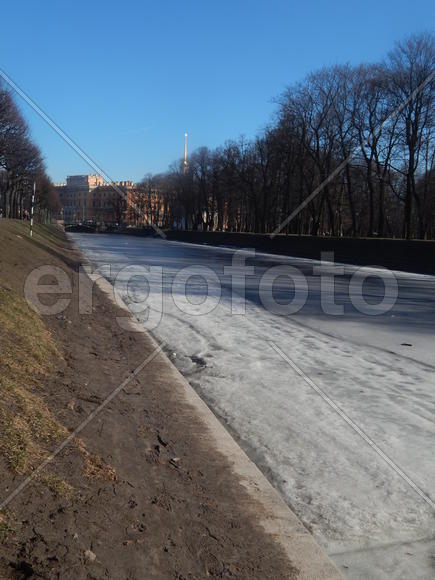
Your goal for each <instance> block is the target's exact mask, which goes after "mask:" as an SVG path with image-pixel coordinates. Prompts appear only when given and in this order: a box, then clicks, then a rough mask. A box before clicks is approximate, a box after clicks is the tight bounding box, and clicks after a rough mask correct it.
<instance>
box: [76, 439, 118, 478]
mask: <svg viewBox="0 0 435 580" xmlns="http://www.w3.org/2000/svg"><path fill="white" fill-rule="evenodd" d="M76 443H77V446H78V448H79V449H80V451H81V453H82V455H83V461H84V464H83V475H84V477H86V478H87V479H102V480H105V481H115V479H116V471H115V470H114V469H113V467H112V466H111V465H108V464H107V463H106V462H105V461H104V459H103V458H102V457H100V456H99V455H95V454H92V453H89V451H88V450H87V449H86V447H85V444H84V443H83V441H82V440H81V439H77V441H76Z"/></svg>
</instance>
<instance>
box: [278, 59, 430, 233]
mask: <svg viewBox="0 0 435 580" xmlns="http://www.w3.org/2000/svg"><path fill="white" fill-rule="evenodd" d="M434 76H435V70H434V71H432V72H431V73H430V74H429V75H428V76H427V77H426V78H425V80H424V81H423V82H422V83H421V84H419V85H418V87H417V88H415V89H414V90H413V91H412V93H411V94H410V95H409V96H408V97H407V98H406V99H405V100H404V101H402V103H401V104H400V105H399V106H398V107H397V108H396V109H394V111H392V112H391V113H390V114H389V115H388V117H386V118H385V119H384V120H383V121H382V123H380V124H379V126H378V127H376V128H375V129H374V130H373V131H372V132H371V133H370V135H369V136H368V138H367V139H370V138H373V137H374V136H375V135H376V134H377V133H378V132H379V131H381V130H382V128H383V127H384V125H386V124H387V123H389V122H390V121H391V120H392V119H394V118H395V117H397V115H399V113H401V112H402V111H403V109H404V108H405V107H406V106H407V105H408V104H409V103H410V102H411V101H412V99H413V98H414V97H415V96H416V95H418V93H419V92H420V91H422V90H423V89H424V87H425V86H426V85H428V84H429V83H430V82H431V81H432V79H433V78H434ZM360 150H361V145H358V146H357V147H355V149H354V150H353V151H352V152H351V153H350V154H349V155H348V156H347V157H346V159H345V160H344V161H342V162H341V163H340V165H339V166H338V167H336V168H335V169H334V171H333V172H332V173H331V174H330V175H328V177H327V178H326V179H325V180H324V181H322V183H321V184H320V185H318V186H317V187H316V189H315V190H314V191H313V192H312V193H310V195H309V196H308V197H307V198H306V199H304V201H303V202H302V203H300V204H299V205H298V207H297V208H296V209H295V210H293V211H292V213H291V214H290V215H289V216H287V217H286V218H285V220H283V221H282V222H281V223H280V224H279V226H278V227H277V228H275V229H274V231H273V232H272V233H271V234H270V238H272V239H273V238H274V237H275V236H276V235H277V234H279V233H280V232H281V231H282V230H283V229H284V228H285V227H286V225H288V224H289V223H290V222H291V221H292V220H294V218H295V217H296V216H297V215H298V214H299V213H300V212H301V211H302V210H303V209H304V208H306V207H307V205H308V204H309V203H310V202H311V201H312V200H313V199H314V198H315V197H317V196H318V195H319V193H320V192H321V191H323V189H324V188H325V187H326V186H327V185H328V183H330V182H331V181H332V180H333V179H334V178H335V177H337V175H338V174H339V173H341V172H342V171H343V169H344V168H345V167H346V165H348V164H349V163H350V162H351V161H352V159H353V158H354V157H355V156H356V155H357V153H358V152H359V151H360Z"/></svg>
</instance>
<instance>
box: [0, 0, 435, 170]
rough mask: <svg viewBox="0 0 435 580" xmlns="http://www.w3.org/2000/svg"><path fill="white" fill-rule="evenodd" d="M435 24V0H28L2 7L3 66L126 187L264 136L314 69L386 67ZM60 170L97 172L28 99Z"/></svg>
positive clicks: (31, 116)
mask: <svg viewBox="0 0 435 580" xmlns="http://www.w3.org/2000/svg"><path fill="white" fill-rule="evenodd" d="M434 23H435V2H433V0H430V1H429V0H414V1H413V2H409V0H407V1H404V0H395V1H390V0H377V1H373V0H364V1H360V2H355V1H354V2H352V1H349V0H347V1H344V0H329V1H326V0H325V1H320V0H316V1H314V0H305V1H303V2H295V1H285V0H268V1H258V0H257V1H256V0H240V1H238V0H232V1H228V0H219V1H218V0H216V1H215V2H210V1H208V0H202V1H197V0H194V1H193V0H185V1H181V0H179V1H177V2H175V1H172V0H154V1H153V2H149V1H147V0H145V1H142V2H140V1H131V0H124V1H123V2H101V1H92V0H88V2H84V1H82V0H74V1H70V2H54V1H51V0H48V1H45V2H34V1H33V2H30V1H22V2H15V3H14V4H12V3H11V2H8V3H7V4H4V5H3V6H2V27H1V28H2V30H1V34H0V55H1V59H0V67H1V68H2V69H3V70H4V71H5V72H6V73H7V74H8V75H9V76H10V77H11V78H12V79H13V80H14V81H15V82H16V83H17V84H18V85H19V86H20V87H21V88H22V89H23V90H24V91H25V92H26V93H27V94H29V95H30V96H31V98H32V99H34V100H35V102H36V103H37V104H38V105H39V106H40V107H41V108H42V109H43V110H44V111H45V112H47V113H48V114H49V115H50V117H52V118H53V119H54V120H55V121H56V123H58V124H59V126H60V127H61V128H62V129H63V130H64V131H65V132H66V133H67V134H68V135H69V136H70V137H71V138H72V139H73V140H74V141H76V142H77V143H78V144H79V145H80V147H81V148H83V150H84V151H86V153H88V154H89V155H90V156H91V157H92V158H93V159H95V161H97V163H98V164H99V165H100V166H101V167H102V168H103V170H104V171H105V172H107V174H109V175H110V176H111V177H112V178H114V179H134V180H138V179H140V178H142V177H143V175H144V174H145V173H147V172H153V173H155V172H159V171H164V170H166V169H167V167H168V165H169V164H170V163H171V162H172V161H174V160H175V159H177V158H179V157H181V156H182V153H183V140H184V131H185V130H187V131H188V132H189V149H190V150H192V149H195V148H196V147H199V146H201V145H208V146H210V147H214V146H217V145H220V144H222V143H224V142H225V140H227V139H230V138H237V137H239V136H240V135H242V134H243V135H246V136H248V137H251V136H253V135H255V134H256V133H257V132H258V131H260V130H261V129H262V127H264V125H265V124H266V123H267V122H268V121H269V120H270V118H271V115H272V113H273V111H274V108H275V106H274V104H273V98H274V97H275V96H277V95H278V94H279V93H280V92H281V91H282V90H283V89H284V88H285V87H286V86H287V85H289V84H292V83H293V82H295V81H298V80H301V79H302V78H303V77H304V76H305V75H306V74H307V73H308V72H309V71H311V70H314V69H317V68H320V67H322V66H324V65H330V64H336V63H344V62H350V63H359V62H370V61H376V60H379V59H382V57H383V56H384V55H385V54H386V53H387V51H388V50H389V49H390V48H391V47H392V46H393V44H394V42H395V41H396V40H399V39H401V38H403V37H404V36H406V35H408V34H410V33H413V32H420V31H431V30H433V26H434ZM18 101H19V103H20V106H21V108H22V110H23V112H24V114H25V116H26V118H27V119H28V121H29V125H30V127H31V131H32V135H33V137H34V139H35V140H36V141H37V142H38V144H39V145H40V147H41V149H42V151H43V154H44V156H45V160H46V164H47V168H48V172H49V175H50V176H51V177H52V178H53V179H54V180H55V181H60V180H63V179H64V178H65V176H66V175H67V174H75V173H90V172H91V170H90V169H89V167H88V166H87V165H86V164H85V163H84V162H83V160H81V159H80V157H78V156H77V154H76V153H75V152H74V151H73V150H71V149H70V148H69V146H68V145H66V144H65V143H64V142H63V141H62V140H61V139H60V137H59V136H58V135H56V133H54V131H53V129H51V128H50V127H48V126H47V125H46V124H45V122H44V121H42V120H41V119H40V118H39V117H38V116H37V115H36V114H35V113H34V112H33V111H32V110H31V109H30V108H29V107H28V106H27V105H26V104H25V103H23V102H22V101H21V100H20V99H19V98H18Z"/></svg>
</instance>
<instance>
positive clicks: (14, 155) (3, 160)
mask: <svg viewBox="0 0 435 580" xmlns="http://www.w3.org/2000/svg"><path fill="white" fill-rule="evenodd" d="M34 182H36V188H37V196H36V203H35V212H36V214H40V215H43V214H45V213H47V212H50V211H52V210H58V209H59V199H58V195H57V192H56V190H55V188H54V186H53V184H52V182H51V180H50V178H49V177H48V176H47V173H46V170H45V165H44V161H43V158H42V154H41V151H40V149H39V147H38V146H37V145H36V144H35V143H34V142H33V140H32V138H31V136H30V131H29V127H28V125H27V123H26V121H25V119H24V117H23V115H22V113H21V111H20V110H19V108H18V106H17V104H16V103H15V100H14V98H13V96H12V94H11V92H10V91H9V90H8V89H7V87H5V86H4V85H3V84H0V215H1V216H2V217H6V218H19V219H25V218H26V217H28V216H29V214H30V204H31V196H32V190H33V183H34Z"/></svg>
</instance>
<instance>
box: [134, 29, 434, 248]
mask: <svg viewBox="0 0 435 580" xmlns="http://www.w3.org/2000/svg"><path fill="white" fill-rule="evenodd" d="M434 71H435V41H434V37H433V36H432V35H430V34H420V35H414V36H411V37H409V38H407V39H405V40H403V41H402V42H399V43H397V44H396V46H395V47H394V48H393V50H392V51H391V52H390V53H389V54H388V56H387V57H386V58H385V60H384V61H383V62H379V63H374V64H361V65H359V66H351V65H348V64H346V65H337V66H331V67H326V68H323V69H321V70H318V71H316V72H313V73H310V74H309V75H308V76H307V77H306V78H305V79H304V80H303V81H302V82H300V83H297V84H294V85H292V86H290V87H288V88H287V89H286V90H285V91H284V92H283V93H282V94H281V95H279V97H278V98H277V99H276V112H275V115H274V117H273V119H272V121H271V122H270V123H269V125H268V126H267V128H266V129H265V130H264V131H263V132H262V133H261V134H259V135H258V136H256V137H255V138H254V139H250V140H247V139H245V138H243V137H242V138H240V139H239V140H237V141H228V142H226V143H225V144H224V145H223V146H221V147H218V148H216V149H213V150H211V149H209V148H207V147H201V148H199V149H198V150H196V151H195V152H194V153H193V154H192V155H190V157H189V159H188V165H187V167H185V166H184V164H183V161H182V160H180V161H179V162H176V163H174V164H173V165H172V166H171V167H170V169H169V170H168V171H167V172H166V173H164V174H160V175H155V176H149V175H148V176H147V177H146V179H145V180H144V183H143V185H144V186H146V187H152V188H154V189H155V190H158V191H160V192H162V193H163V194H164V198H165V203H164V204H163V205H162V206H159V214H160V215H159V216H158V218H159V220H160V223H161V224H162V225H163V226H167V227H178V228H186V229H203V230H228V231H236V232H259V233H271V232H274V231H276V228H277V227H278V226H279V225H280V224H282V223H283V222H284V223H286V222H285V220H286V218H287V216H290V215H291V214H292V212H294V211H295V210H296V209H297V208H298V207H299V206H300V204H301V203H303V202H304V200H306V199H307V198H308V197H309V196H310V194H311V193H312V192H314V191H316V189H318V190H319V193H318V195H316V196H315V197H313V199H312V200H311V201H310V202H309V203H307V205H306V207H305V208H304V209H303V210H302V211H300V212H299V213H297V215H295V217H294V219H292V220H291V221H289V222H288V223H286V225H285V226H284V227H282V229H281V230H280V231H281V232H282V233H294V234H311V235H330V236H384V237H404V238H408V239H409V238H434V236H435V170H434V158H435V146H434V145H435V116H434V97H435V94H434V93H435V78H434ZM330 176H332V178H331V177H330Z"/></svg>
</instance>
